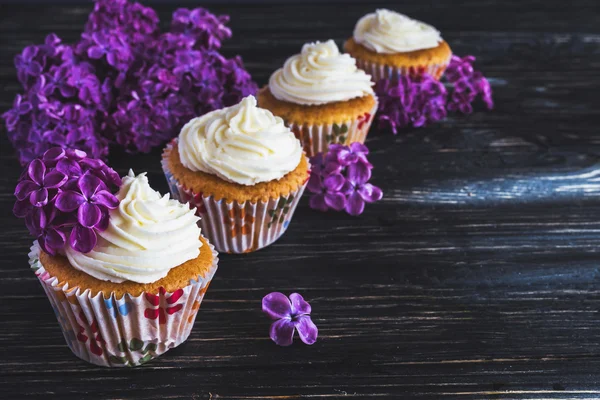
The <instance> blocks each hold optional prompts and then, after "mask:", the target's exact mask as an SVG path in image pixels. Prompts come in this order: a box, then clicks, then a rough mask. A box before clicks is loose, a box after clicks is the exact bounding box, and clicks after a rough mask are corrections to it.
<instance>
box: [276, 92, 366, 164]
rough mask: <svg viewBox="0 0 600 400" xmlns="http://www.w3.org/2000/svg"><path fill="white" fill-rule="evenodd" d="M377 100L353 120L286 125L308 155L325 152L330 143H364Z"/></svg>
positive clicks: (291, 123) (289, 123) (290, 123)
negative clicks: (368, 109)
mask: <svg viewBox="0 0 600 400" xmlns="http://www.w3.org/2000/svg"><path fill="white" fill-rule="evenodd" d="M377 106H378V103H377V101H376V102H375V106H374V107H373V108H372V109H371V111H370V112H366V113H364V114H362V115H361V116H359V117H358V118H357V119H355V120H349V121H345V122H343V123H333V124H323V125H309V124H303V125H300V124H296V123H294V122H288V123H287V126H288V127H289V128H290V129H291V131H292V132H294V135H296V137H297V138H298V140H300V143H302V147H303V148H304V152H305V153H306V155H308V156H309V157H312V156H314V155H316V154H318V153H326V152H327V151H328V150H329V145H330V144H346V145H349V144H350V143H354V142H359V143H364V142H365V140H366V138H367V134H368V133H369V128H370V127H371V123H372V122H373V117H374V116H375V113H376V112H377Z"/></svg>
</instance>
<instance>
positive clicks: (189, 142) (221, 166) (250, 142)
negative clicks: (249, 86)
mask: <svg viewBox="0 0 600 400" xmlns="http://www.w3.org/2000/svg"><path fill="white" fill-rule="evenodd" d="M178 149H179V156H180V158H181V163H182V164H183V166H184V167H186V168H188V169H190V170H192V171H202V172H206V173H209V174H213V175H217V176H218V177H219V178H221V179H224V180H226V181H229V182H234V183H239V184H241V185H255V184H257V183H259V182H268V181H272V180H275V179H280V178H282V177H283V176H284V175H285V174H287V173H288V172H291V171H293V170H294V169H296V167H297V166H298V164H299V163H300V159H301V157H302V145H301V144H300V141H299V140H298V139H296V137H295V136H294V133H293V132H292V131H290V129H289V128H288V127H286V126H285V124H284V122H283V120H282V119H281V118H279V117H276V116H274V115H273V114H272V113H271V112H270V111H269V110H265V109H263V108H259V107H257V106H256V99H255V98H254V96H248V97H246V98H244V99H243V100H242V101H241V102H240V103H239V104H236V105H235V106H232V107H228V108H223V109H221V110H216V111H212V112H210V113H208V114H205V115H203V116H201V117H198V118H194V119H192V120H191V121H189V122H188V123H187V124H186V125H185V126H184V127H183V128H182V129H181V133H180V134H179V141H178Z"/></svg>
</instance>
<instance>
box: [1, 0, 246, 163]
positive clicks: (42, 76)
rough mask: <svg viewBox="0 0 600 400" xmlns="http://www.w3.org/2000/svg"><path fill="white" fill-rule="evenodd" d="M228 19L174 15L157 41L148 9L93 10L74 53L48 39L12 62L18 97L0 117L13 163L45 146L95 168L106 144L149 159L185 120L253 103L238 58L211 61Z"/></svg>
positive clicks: (112, 4) (101, 0) (109, 0)
mask: <svg viewBox="0 0 600 400" xmlns="http://www.w3.org/2000/svg"><path fill="white" fill-rule="evenodd" d="M228 19H229V18H228V17H227V16H216V15H213V14H211V13H209V12H208V11H207V10H205V9H201V8H198V9H194V10H186V9H180V10H177V11H176V12H175V13H174V14H173V19H172V28H171V31H170V32H163V33H161V32H160V30H159V20H158V16H157V14H156V12H155V11H154V10H153V9H152V8H149V7H145V6H143V5H141V4H139V3H135V2H130V1H127V0H97V1H96V2H95V5H94V10H93V11H92V13H91V14H90V15H89V18H88V22H87V24H86V26H85V30H84V31H83V33H82V35H81V38H80V40H79V41H78V42H77V43H74V44H72V45H70V44H65V43H63V42H62V41H61V39H60V38H59V37H58V36H56V35H54V34H50V35H48V36H47V37H46V40H45V42H44V43H43V44H41V45H37V46H29V47H27V48H25V49H24V50H23V52H22V53H21V54H19V55H18V56H17V57H16V58H15V66H16V68H17V75H18V77H19V80H20V82H21V84H22V85H23V88H24V93H23V94H22V95H21V96H19V97H17V98H16V99H15V102H14V105H13V108H12V109H11V110H9V111H7V112H6V113H4V114H3V117H4V119H5V121H6V126H7V131H8V137H9V140H10V141H11V143H12V144H13V146H14V147H15V149H16V150H17V152H18V155H19V160H20V161H21V163H22V164H26V163H28V162H30V161H31V160H33V159H35V158H36V157H39V156H41V155H42V154H43V153H44V151H46V150H48V149H49V148H51V147H53V146H61V147H64V148H67V147H75V148H80V149H82V150H84V151H86V152H87V153H88V154H90V155H91V156H93V157H96V158H105V157H106V156H107V154H108V145H109V143H116V144H119V145H122V146H123V147H125V149H126V150H127V151H130V152H140V151H141V152H148V151H150V149H151V148H153V147H155V146H159V145H161V144H162V143H164V142H166V141H168V140H169V139H171V138H172V137H173V136H175V135H176V134H177V133H178V132H179V130H180V129H181V127H182V126H183V124H184V123H185V122H187V121H188V120H189V119H191V118H193V117H195V116H197V115H201V114H204V113H206V112H209V111H212V110H215V109H218V108H221V107H223V106H226V105H232V104H235V103H237V102H239V101H240V99H241V98H243V97H245V96H247V95H248V94H254V93H256V91H257V89H258V87H257V85H256V83H254V82H253V81H252V79H251V76H250V74H248V72H247V71H246V70H245V69H244V66H243V64H242V61H241V58H239V57H234V58H231V59H228V58H225V57H223V56H222V55H221V54H219V53H218V51H217V50H218V49H219V48H220V46H221V42H222V41H223V40H225V39H227V38H229V37H230V36H231V31H230V30H229V28H227V27H226V25H225V24H226V23H227V22H228Z"/></svg>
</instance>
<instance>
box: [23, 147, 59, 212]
mask: <svg viewBox="0 0 600 400" xmlns="http://www.w3.org/2000/svg"><path fill="white" fill-rule="evenodd" d="M66 181H67V176H66V175H65V174H63V173H62V172H60V171H56V170H53V171H47V170H46V166H45V165H44V163H43V162H42V161H41V160H39V159H35V160H33V161H32V162H31V163H29V166H28V167H27V178H25V179H23V180H22V181H21V182H19V184H18V185H17V187H16V189H15V197H16V198H17V200H20V201H23V200H25V199H27V198H28V199H29V202H30V203H31V205H32V206H34V207H43V206H45V205H46V204H48V197H49V196H50V194H51V193H50V190H52V189H58V188H60V187H61V186H62V185H63V184H64V183H65V182H66Z"/></svg>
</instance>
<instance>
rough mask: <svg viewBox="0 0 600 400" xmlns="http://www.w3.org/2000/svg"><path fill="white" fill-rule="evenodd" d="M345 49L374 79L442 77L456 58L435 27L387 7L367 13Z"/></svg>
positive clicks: (359, 22) (357, 24)
mask: <svg viewBox="0 0 600 400" xmlns="http://www.w3.org/2000/svg"><path fill="white" fill-rule="evenodd" d="M344 50H345V51H346V52H347V53H348V54H350V55H351V56H352V57H354V58H356V60H357V64H358V65H359V67H360V68H362V69H364V70H365V71H367V72H368V73H369V74H371V76H372V77H373V80H374V81H377V80H379V79H383V78H388V79H389V78H396V77H397V76H398V75H412V76H414V75H421V74H424V73H427V74H429V75H431V76H433V77H435V78H436V79H439V78H440V77H441V76H442V74H443V73H444V70H445V69H446V67H447V66H448V64H449V63H450V58H451V57H452V51H451V50H450V46H449V45H448V43H446V42H445V41H444V40H443V39H442V36H441V34H440V32H439V31H438V30H437V29H435V28H434V27H433V26H431V25H428V24H426V23H424V22H421V21H417V20H415V19H412V18H410V17H408V16H406V15H404V14H400V13H397V12H395V11H390V10H386V9H380V10H377V11H375V12H374V13H370V14H367V15H365V16H363V17H362V18H361V19H360V20H359V21H358V22H357V23H356V26H355V28H354V33H353V35H352V37H351V38H350V39H348V40H347V41H346V43H345V44H344Z"/></svg>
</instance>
